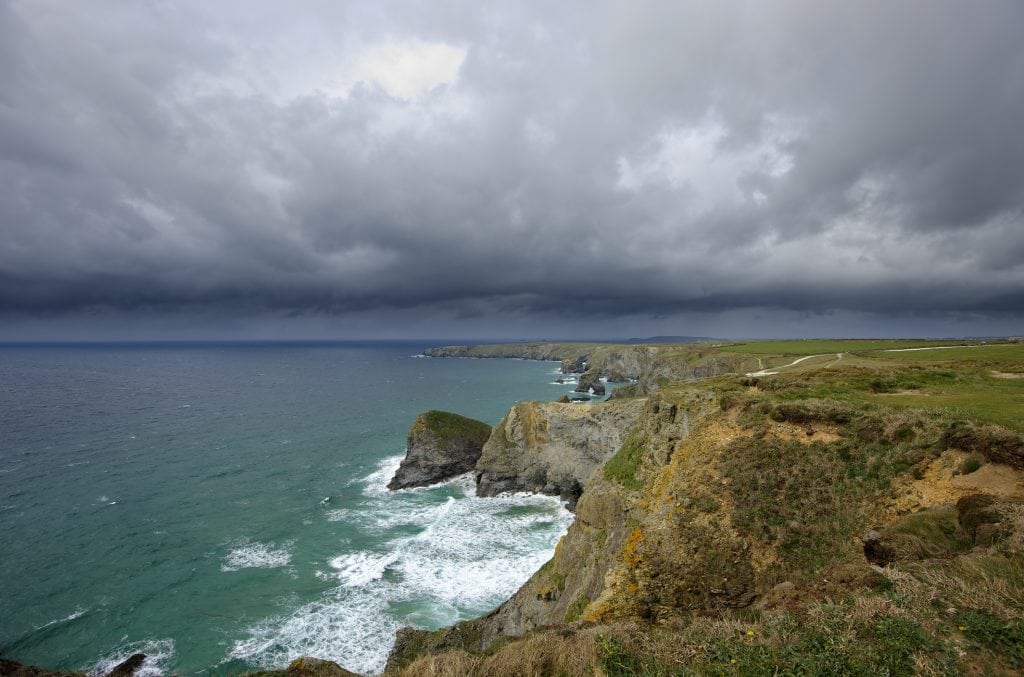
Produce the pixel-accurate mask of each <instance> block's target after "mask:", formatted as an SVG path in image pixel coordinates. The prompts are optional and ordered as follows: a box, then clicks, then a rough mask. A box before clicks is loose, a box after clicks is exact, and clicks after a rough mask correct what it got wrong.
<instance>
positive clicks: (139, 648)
mask: <svg viewBox="0 0 1024 677" xmlns="http://www.w3.org/2000/svg"><path fill="white" fill-rule="evenodd" d="M137 653H144V654H146V660H145V661H144V662H143V663H142V667H141V668H139V669H138V670H136V671H135V674H136V675H137V677H160V676H161V675H166V674H168V672H169V670H168V667H169V665H170V663H171V661H172V660H173V659H174V640H173V639H152V640H146V641H143V642H132V643H131V644H125V645H124V646H121V647H118V648H117V649H116V650H115V651H113V652H112V653H110V654H108V655H107V656H104V657H103V658H101V659H100V660H99V661H97V663H96V665H94V666H93V668H92V669H91V670H89V675H90V676H94V677H98V676H99V675H105V674H107V673H109V672H110V671H111V670H113V669H114V668H116V667H117V666H118V665H119V664H120V663H123V662H124V661H126V660H128V658H129V657H130V656H132V655H133V654H137Z"/></svg>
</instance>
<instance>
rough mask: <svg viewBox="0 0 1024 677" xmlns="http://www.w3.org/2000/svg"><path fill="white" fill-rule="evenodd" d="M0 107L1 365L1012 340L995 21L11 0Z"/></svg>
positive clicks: (0, 18)
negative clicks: (526, 345)
mask: <svg viewBox="0 0 1024 677" xmlns="http://www.w3.org/2000/svg"><path fill="white" fill-rule="evenodd" d="M0 85H2V86H0V234H2V239H0V323H2V324H3V325H5V326H6V327H7V329H6V330H2V329H0V338H4V337H5V336H6V337H8V338H9V337H20V336H28V335H33V332H35V333H36V334H39V333H40V332H42V333H44V334H45V333H46V332H48V331H51V332H52V331H58V332H64V331H67V332H71V333H72V334H73V333H74V331H75V328H76V327H77V328H79V329H81V328H83V327H95V326H107V327H109V331H110V332H117V331H123V330H125V329H126V328H130V327H135V330H136V331H138V327H140V326H146V327H150V328H151V329H152V331H153V332H157V333H158V332H160V331H163V330H164V329H166V328H167V327H169V326H173V327H174V331H176V332H178V333H184V334H188V332H189V331H190V329H195V330H196V331H198V332H199V334H202V331H200V330H199V329H197V328H202V327H205V328H207V329H208V330H209V331H212V332H213V333H214V334H218V335H219V334H223V335H225V336H234V335H245V334H246V333H247V332H256V333H257V334H260V335H264V334H265V335H268V336H271V335H286V336H293V335H300V334H303V332H306V333H309V334H310V335H316V336H321V335H331V336H341V337H344V336H359V335H366V334H368V333H369V334H372V333H377V334H386V335H401V334H402V333H403V332H405V333H412V334H415V333H417V332H419V333H421V334H427V335H456V334H463V335H481V336H486V335H489V334H490V335H495V336H513V335H546V334H554V335H571V334H574V333H575V334H577V335H579V334H581V333H587V334H590V335H593V334H594V333H595V332H596V333H598V334H599V335H602V336H629V335H637V334H642V333H643V332H644V331H645V330H648V329H649V330H650V331H652V332H657V333H689V334H702V335H709V334H712V335H714V334H717V335H723V334H729V333H731V334H733V335H747V336H750V335H782V334H785V333H793V332H795V333H799V332H801V331H803V332H807V333H816V334H823V333H824V334H829V333H832V334H854V333H856V332H857V331H858V327H866V328H865V329H864V331H869V333H875V334H878V333H887V332H888V333H897V334H898V333H904V334H909V333H914V332H932V333H934V332H942V331H946V332H949V333H969V334H986V333H1020V332H1021V331H1022V328H1021V326H1022V325H1021V320H1022V318H1024V133H1022V131H1021V121H1022V120H1024V4H1022V3H1020V2H1019V1H1017V0H1006V1H998V0H981V1H979V2H970V3H965V2H959V1H956V0H939V1H934V0H920V1H911V0H901V1H898V2H893V1H891V0H877V1H866V2H856V3H833V2H813V1H811V0H806V1H801V2H796V1H782V2H771V3H766V2H760V1H757V0H750V1H747V2H742V1H733V2H719V3H698V2H655V1H653V0H652V1H632V2H566V3H542V2H534V3H479V2H438V1H431V2H421V3H417V2H380V1H379V0H374V1H373V2H346V3H336V2H307V3H297V4H294V3H293V4H282V3H262V2H249V1H246V2H241V1H238V2H218V3H199V2H196V3H187V2H159V1H156V0H154V1H151V2H103V1H97V2H89V3H75V2H58V1H56V0H31V1H28V0H24V1H9V2H0ZM289 326H293V327H295V329H291V330H289V329H287V327H289ZM48 327H49V329H48ZM211 327H212V328H213V329H210V328H211ZM275 328H276V329H275ZM634 329H635V330H634ZM446 332H447V333H446ZM86 333H88V332H86ZM143 333H145V332H143Z"/></svg>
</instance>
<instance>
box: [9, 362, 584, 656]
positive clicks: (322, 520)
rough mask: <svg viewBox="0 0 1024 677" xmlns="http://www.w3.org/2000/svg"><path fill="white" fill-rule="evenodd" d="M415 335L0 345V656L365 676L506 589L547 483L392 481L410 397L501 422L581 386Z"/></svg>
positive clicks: (548, 515)
mask: <svg viewBox="0 0 1024 677" xmlns="http://www.w3.org/2000/svg"><path fill="white" fill-rule="evenodd" d="M426 345H427V344H412V343H407V344H406V343H377V344H373V343H359V344H352V343H343V344H338V343H331V344H320V343H317V344H302V343H294V344H285V343H268V344H259V343H254V344H216V343H213V344H110V345H95V344H91V345H59V346H57V345H48V346H0V553H2V554H0V656H3V657H5V658H10V659H14V660H18V661H22V662H25V663H31V664H37V665H44V666H47V667H55V668H66V669H76V670H84V671H88V672H92V673H102V672H103V671H104V670H105V669H109V668H110V667H112V666H113V665H115V664H116V663H117V662H119V661H120V660H122V659H123V658H125V657H127V656H128V655H130V654H131V653H134V652H137V651H142V652H144V653H146V654H149V655H150V657H151V658H150V660H149V662H147V670H146V672H147V674H170V673H177V674H183V675H191V674H236V673H239V672H244V671H246V670H250V669H253V668H258V667H274V666H282V665H285V664H286V663H287V662H288V660H290V659H291V658H294V657H296V656H299V655H313V656H319V657H324V658H331V659H334V660H336V661H338V662H339V663H341V664H342V665H344V666H345V667H348V668H350V669H353V670H356V671H361V672H374V671H379V670H380V669H382V667H383V663H384V659H385V657H386V655H387V651H388V650H389V648H390V644H391V641H392V637H393V633H394V631H395V629H397V628H398V627H400V626H403V625H407V624H411V625H416V626H419V627H426V628H436V627H439V626H442V625H446V624H449V623H452V622H453V621H456V620H459V619H463V618H470V617H474V616H477V615H480V614H481V613H484V612H486V611H488V610H490V609H491V608H493V607H494V606H496V605H497V604H499V603H500V602H502V601H503V600H504V599H505V598H506V597H508V596H509V595H510V594H511V593H512V592H514V591H515V590H516V588H517V587H518V586H519V585H520V584H521V583H522V582H523V581H525V580H526V578H528V577H529V575H530V574H531V573H532V572H533V571H534V570H536V569H537V568H538V567H539V566H540V565H541V564H542V563H543V562H544V561H546V560H547V559H548V558H549V557H550V555H551V552H552V549H553V548H554V545H555V543H556V542H557V540H558V538H559V537H560V536H561V535H562V534H563V533H564V532H565V529H566V528H567V527H568V525H569V523H570V521H571V514H570V513H569V512H567V511H566V510H565V508H564V507H563V506H562V505H561V504H560V503H559V502H558V500H557V499H554V498H550V497H541V496H526V495H519V496H510V497H500V498H488V499H478V498H475V497H473V496H472V493H473V486H472V480H471V479H465V478H464V479H461V480H456V481H453V482H450V483H447V484H443V485H439V486H436V487H430V488H427V489H419V490H410V491H403V492H397V493H392V492H388V491H387V490H386V489H385V484H386V483H387V481H388V480H389V479H390V476H391V473H392V472H393V470H394V468H395V467H397V463H398V460H399V459H400V458H401V456H402V454H403V453H404V447H405V433H406V431H407V429H408V426H409V424H410V423H411V422H412V420H413V418H414V417H415V416H416V415H417V414H418V413H420V412H421V411H424V410H426V409H431V408H437V409H446V410H450V411H455V412H459V413H462V414H465V415H467V416H472V417H475V418H479V419H482V420H485V421H488V422H490V423H497V422H498V421H499V420H500V419H501V417H502V416H503V415H504V413H505V412H506V411H507V409H508V407H509V406H510V405H511V404H512V403H514V402H515V401H517V400H523V399H542V400H552V399H556V398H558V397H560V396H561V395H562V394H563V393H565V392H567V391H569V390H570V389H571V388H572V386H571V385H556V384H554V383H553V381H554V379H555V378H556V372H557V367H558V364H557V363H554V362H527V361H521V360H467V359H431V358H422V357H417V355H419V354H420V353H421V351H422V350H423V349H424V348H425V347H426Z"/></svg>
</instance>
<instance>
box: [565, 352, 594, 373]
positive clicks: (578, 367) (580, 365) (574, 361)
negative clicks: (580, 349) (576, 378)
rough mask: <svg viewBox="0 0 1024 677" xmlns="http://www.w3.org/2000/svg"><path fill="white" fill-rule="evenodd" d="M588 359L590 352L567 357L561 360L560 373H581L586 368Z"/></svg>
mask: <svg viewBox="0 0 1024 677" xmlns="http://www.w3.org/2000/svg"><path fill="white" fill-rule="evenodd" d="M589 359H590V353H584V354H582V355H578V356H576V357H567V358H565V359H564V360H562V373H563V374H582V373H583V372H584V371H586V370H587V360H589Z"/></svg>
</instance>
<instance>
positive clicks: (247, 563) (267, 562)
mask: <svg viewBox="0 0 1024 677" xmlns="http://www.w3.org/2000/svg"><path fill="white" fill-rule="evenodd" d="M286 545H290V544H286ZM291 560H292V555H291V553H290V552H288V550H286V549H278V550H274V549H273V548H272V547H270V546H267V545H264V544H263V543H246V544H244V545H241V546H239V547H237V548H235V549H233V550H232V551H231V552H229V553H228V554H227V555H225V556H224V564H222V565H221V567H220V570H221V571H238V570H239V569H273V568H276V567H284V566H288V563H289V562H291Z"/></svg>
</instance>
